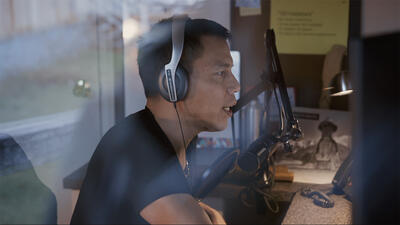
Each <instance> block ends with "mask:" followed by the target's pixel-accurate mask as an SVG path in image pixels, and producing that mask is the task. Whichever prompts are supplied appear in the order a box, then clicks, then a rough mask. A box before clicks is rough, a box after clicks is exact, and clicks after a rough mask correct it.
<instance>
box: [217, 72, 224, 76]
mask: <svg viewBox="0 0 400 225" xmlns="http://www.w3.org/2000/svg"><path fill="white" fill-rule="evenodd" d="M217 75H218V76H225V71H219V72H217Z"/></svg>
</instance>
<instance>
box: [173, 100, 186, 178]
mask: <svg viewBox="0 0 400 225" xmlns="http://www.w3.org/2000/svg"><path fill="white" fill-rule="evenodd" d="M174 108H175V111H176V115H177V116H178V122H179V127H180V129H181V135H182V140H183V148H184V151H185V158H186V141H185V136H184V134H183V128H182V123H181V118H180V117H179V113H178V109H177V108H176V102H174ZM184 174H185V176H186V177H188V176H189V161H188V159H186V165H185V169H184Z"/></svg>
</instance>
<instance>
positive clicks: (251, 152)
mask: <svg viewBox="0 0 400 225" xmlns="http://www.w3.org/2000/svg"><path fill="white" fill-rule="evenodd" d="M278 142H279V139H278V138H276V137H275V136H273V135H271V134H264V135H261V136H260V137H259V138H257V139H256V140H255V141H254V142H253V143H251V144H250V146H249V147H248V148H247V150H246V151H245V152H244V153H242V154H241V155H240V156H239V159H238V165H239V167H240V168H241V169H242V170H244V171H247V172H255V171H256V170H258V169H259V168H260V166H261V163H262V161H260V159H265V158H266V157H267V156H268V154H269V152H270V151H271V149H272V148H273V147H274V146H275V144H277V143H278Z"/></svg>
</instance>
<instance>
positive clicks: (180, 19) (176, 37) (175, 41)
mask: <svg viewBox="0 0 400 225" xmlns="http://www.w3.org/2000/svg"><path fill="white" fill-rule="evenodd" d="M188 20H189V17H187V16H174V17H173V18H172V56H171V61H170V62H169V63H168V64H166V65H165V67H164V70H165V71H164V72H165V73H164V74H165V78H166V81H167V86H168V94H169V99H170V101H171V102H176V101H177V96H176V86H175V72H176V69H177V67H178V64H179V61H180V59H181V56H182V51H183V44H184V37H185V25H186V21H188Z"/></svg>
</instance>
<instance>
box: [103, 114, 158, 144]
mask: <svg viewBox="0 0 400 225" xmlns="http://www.w3.org/2000/svg"><path fill="white" fill-rule="evenodd" d="M149 122H150V121H148V118H147V116H146V112H145V110H141V111H138V112H136V113H133V114H130V115H129V116H127V117H125V118H124V119H122V120H121V121H118V122H117V124H115V125H114V126H113V127H111V128H110V129H109V130H108V131H107V132H106V133H105V134H104V136H103V138H102V141H103V140H108V139H112V140H119V141H133V140H134V139H136V138H140V136H143V135H146V134H149V133H151V130H150V129H149V126H148V124H149Z"/></svg>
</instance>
